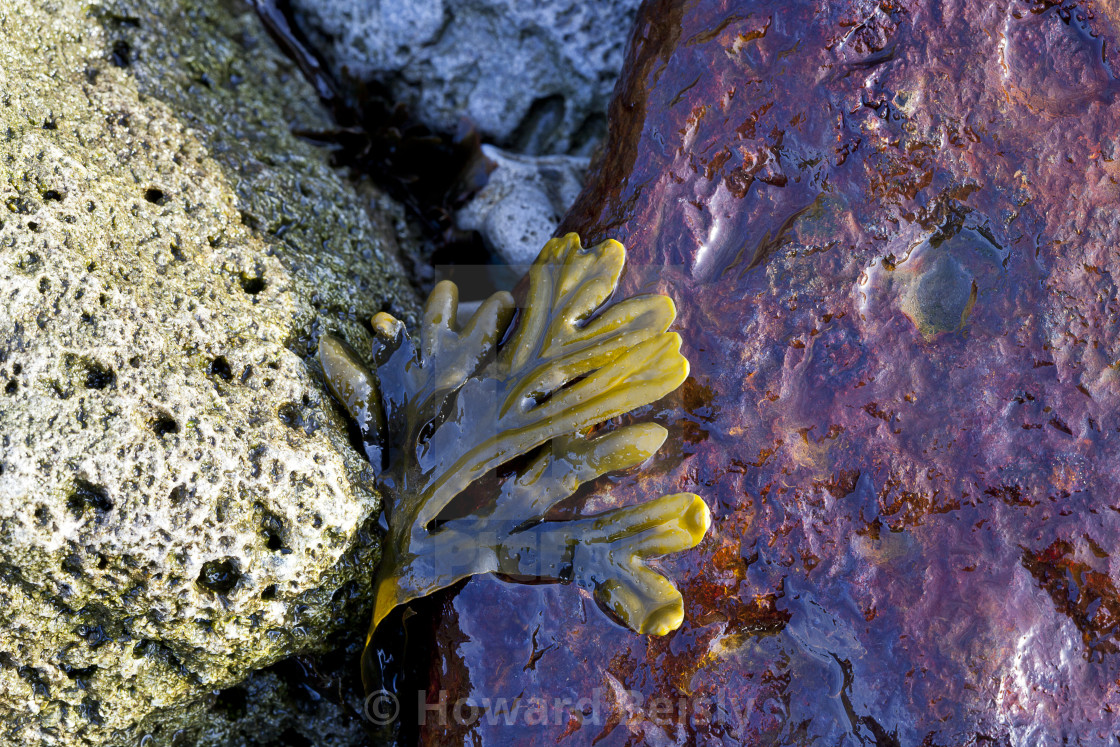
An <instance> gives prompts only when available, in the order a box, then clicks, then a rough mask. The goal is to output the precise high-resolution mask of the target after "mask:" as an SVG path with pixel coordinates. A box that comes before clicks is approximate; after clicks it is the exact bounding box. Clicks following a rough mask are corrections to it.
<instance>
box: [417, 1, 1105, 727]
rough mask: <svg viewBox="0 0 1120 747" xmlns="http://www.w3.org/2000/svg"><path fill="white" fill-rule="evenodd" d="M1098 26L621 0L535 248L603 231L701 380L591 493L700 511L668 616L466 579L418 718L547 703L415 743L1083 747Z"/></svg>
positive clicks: (1099, 685)
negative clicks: (606, 131) (668, 304)
mask: <svg viewBox="0 0 1120 747" xmlns="http://www.w3.org/2000/svg"><path fill="white" fill-rule="evenodd" d="M1116 10H1117V6H1116V5H1115V4H1109V3H1101V4H1098V5H1095V6H1089V5H1080V6H1073V5H1072V4H1069V3H1067V4H1064V5H1056V4H1038V5H1028V4H1023V3H988V2H942V3H925V4H918V3H866V2H836V3H830V4H828V3H823V2H816V3H814V2H797V3H787V2H777V1H775V2H717V1H715V0H696V1H695V2H674V1H670V0H666V1H664V2H657V3H652V4H649V5H647V7H646V8H645V10H644V11H643V14H642V17H641V19H640V20H639V27H638V31H637V36H636V38H635V40H634V45H633V47H632V49H631V52H630V60H629V63H628V68H627V72H626V74H625V75H624V79H623V81H622V83H621V84H620V86H621V87H620V92H621V93H620V95H619V96H618V97H617V98H616V101H615V104H614V109H613V113H612V116H613V119H614V121H613V126H612V134H611V138H612V139H611V141H610V142H609V143H608V145H607V147H606V149H605V154H606V155H605V157H604V158H603V159H602V160H601V161H600V163H599V164H598V167H597V169H595V170H594V171H593V176H592V184H591V186H590V187H589V189H588V190H587V191H586V192H585V193H584V195H583V197H582V198H581V201H580V202H579V203H578V204H577V206H576V208H575V209H574V210H573V212H572V213H571V214H570V216H569V218H568V219H567V221H566V223H565V225H564V226H563V227H562V229H561V230H562V231H567V230H576V231H579V232H580V233H581V235H583V236H584V237H585V240H587V241H591V242H594V241H599V240H601V239H604V238H615V239H618V240H619V241H621V242H623V243H624V244H625V245H626V246H627V249H628V253H629V260H628V267H629V268H630V270H628V272H629V275H628V276H627V279H626V281H625V283H624V285H625V284H628V286H627V287H626V292H634V291H636V290H644V291H656V292H659V293H664V294H667V295H669V296H671V297H673V298H674V299H675V301H676V303H677V307H678V310H679V315H678V320H677V323H676V325H675V327H674V328H675V329H677V330H679V331H680V332H681V335H682V337H683V339H684V348H683V352H684V354H685V355H686V356H687V358H688V359H689V360H690V361H691V363H692V374H691V377H690V379H689V380H688V381H687V382H686V383H685V385H684V386H683V387H682V388H681V389H680V390H678V392H677V393H675V394H674V395H671V396H670V397H669V398H667V399H666V400H663V401H661V402H660V403H658V404H656V405H654V406H652V407H651V408H649V410H648V413H647V414H652V415H653V417H654V418H655V419H656V420H657V421H658V422H660V423H662V424H663V425H665V426H666V427H667V428H669V431H670V437H669V441H668V442H667V443H666V445H665V447H663V449H662V450H661V452H659V453H658V455H657V456H655V457H654V459H653V460H652V462H651V463H650V465H649V466H648V467H647V469H645V470H643V471H641V472H639V473H636V474H631V475H626V476H622V477H618V478H615V479H613V480H611V479H605V480H601V481H600V482H599V483H598V484H597V485H596V486H594V487H595V490H592V491H585V493H584V494H585V495H587V496H590V497H589V500H588V503H587V504H586V507H585V509H584V510H600V509H602V508H604V507H608V506H614V505H622V504H625V503H631V502H635V501H638V500H641V499H644V498H646V497H648V496H652V495H661V494H664V493H671V492H677V491H690V492H695V493H697V494H699V495H701V496H703V497H704V498H705V499H706V500H707V502H708V505H709V506H710V507H711V510H712V519H713V525H712V529H711V531H710V533H709V535H708V537H707V538H706V539H705V540H704V541H703V542H702V543H701V544H700V546H699V547H698V548H696V549H695V550H692V551H690V552H687V553H684V554H682V555H680V556H676V557H673V558H672V559H671V560H670V561H667V562H665V563H663V564H662V566H663V569H664V570H665V572H666V573H668V574H669V575H670V576H671V577H672V578H674V579H676V581H677V583H678V585H679V587H680V588H681V590H682V592H683V594H684V598H685V621H684V625H683V626H682V628H681V629H680V630H678V631H677V632H676V633H674V634H671V635H669V636H666V637H664V638H653V637H643V636H636V635H634V634H632V633H630V632H629V631H627V630H625V629H623V628H622V627H620V626H618V625H616V624H615V623H613V622H611V621H610V620H609V619H608V618H607V616H606V615H604V614H603V613H602V612H601V611H599V610H598V609H596V608H595V606H594V603H593V602H592V601H590V599H589V598H588V597H587V596H586V595H583V594H577V593H575V591H574V590H573V589H572V588H570V587H569V588H565V587H552V586H523V585H513V584H505V583H502V582H501V581H499V580H497V579H494V578H491V577H478V578H474V579H472V580H471V581H469V582H468V583H467V584H465V585H464V586H463V587H462V588H461V589H460V590H459V592H458V593H457V594H456V595H454V596H453V597H449V598H448V600H447V601H446V602H445V604H444V610H443V616H442V620H441V621H440V625H439V628H438V641H437V643H438V649H437V656H436V661H435V663H434V664H433V667H432V672H431V676H432V684H431V686H430V692H429V696H428V697H429V701H430V702H436V701H437V700H438V695H439V691H440V690H443V691H445V698H446V699H447V701H448V702H450V703H454V702H455V701H457V700H458V699H460V698H464V699H466V703H468V704H470V705H474V706H482V705H483V704H484V702H485V701H484V699H485V698H490V699H491V702H493V699H494V698H499V697H505V698H507V699H508V700H509V701H511V702H514V701H515V699H518V698H519V699H520V700H519V701H516V702H521V703H523V704H524V705H525V706H526V707H528V706H530V705H532V699H534V698H543V699H545V700H546V701H547V702H548V703H549V710H548V712H547V713H546V714H545V718H543V719H541V718H534V719H532V720H528V719H529V716H528V715H527V713H526V712H525V711H522V712H520V713H519V715H518V716H517V717H516V718H515V722H516V724H517V728H510V727H507V726H505V725H504V723H502V722H501V720H500V719H497V718H494V717H490V718H488V717H487V716H486V715H485V714H484V713H480V712H474V713H475V715H477V716H478V717H479V720H478V721H477V722H476V723H473V724H467V725H464V724H455V723H454V721H455V720H456V719H454V718H451V719H449V721H448V723H447V724H446V725H443V726H441V725H440V724H439V723H438V721H439V719H438V718H431V719H430V720H429V721H430V722H429V723H428V724H427V725H426V726H425V727H424V728H423V729H422V731H421V738H422V740H424V741H426V742H428V743H441V744H442V743H464V742H469V743H474V744H503V745H504V744H538V743H543V741H544V740H547V741H549V742H556V741H559V742H560V743H564V744H591V743H592V742H593V741H594V742H595V743H596V744H599V745H624V744H693V743H697V744H790V745H808V744H817V745H837V744H852V745H854V744H880V745H887V744H900V745H922V744H925V745H950V744H1016V745H1037V744H1057V743H1061V740H1062V739H1068V740H1071V742H1072V743H1080V744H1106V743H1108V740H1109V739H1110V738H1111V736H1110V735H1111V734H1112V733H1113V732H1114V731H1115V730H1116V729H1117V728H1120V723H1118V719H1117V716H1116V715H1115V712H1116V710H1117V709H1118V708H1120V692H1118V689H1120V684H1118V683H1120V661H1118V658H1117V651H1118V631H1117V627H1116V626H1117V622H1118V620H1120V617H1118V615H1120V595H1118V594H1117V590H1116V581H1115V578H1116V577H1117V574H1120V568H1116V562H1115V561H1114V560H1113V556H1114V555H1115V554H1116V552H1115V549H1116V546H1117V540H1118V538H1120V515H1118V513H1117V512H1118V511H1120V503H1118V501H1120V447H1118V444H1120V417H1118V405H1120V370H1118V368H1120V366H1118V365H1117V362H1118V359H1120V339H1118V336H1117V332H1118V327H1120V299H1118V298H1117V287H1116V279H1115V276H1116V274H1117V273H1118V272H1120V250H1118V248H1117V247H1118V242H1117V239H1118V237H1120V227H1118V226H1120V208H1118V206H1120V188H1118V185H1117V177H1118V176H1120V162H1118V161H1117V160H1116V158H1117V133H1120V103H1118V102H1117V96H1116V92H1117V85H1116V81H1115V78H1114V76H1113V72H1112V71H1113V69H1114V67H1115V65H1116V64H1117V60H1116V58H1115V56H1116V54H1117V52H1116V48H1117V45H1116V43H1115V42H1116V39H1117V35H1116V28H1117V26H1116V25H1115V24H1116V23H1117V21H1120V16H1118V15H1116ZM640 265H647V266H649V267H650V268H653V269H651V270H648V271H645V272H643V271H642V270H641V268H640V267H639V266H640ZM641 415H642V413H639V416H641ZM575 505H577V506H578V504H575ZM572 510H574V509H572ZM581 698H586V699H590V700H589V701H586V702H584V703H580V699H581ZM557 699H559V700H560V702H559V705H557ZM565 699H566V700H567V701H568V704H565V703H564V702H563V701H564V700H565ZM554 706H555V707H554ZM431 715H435V714H434V713H433V714H431ZM452 715H454V714H452ZM537 715H540V714H537ZM459 720H460V721H463V720H464V719H459ZM466 720H468V721H469V720H471V719H466Z"/></svg>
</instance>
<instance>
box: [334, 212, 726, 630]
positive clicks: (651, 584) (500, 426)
mask: <svg viewBox="0 0 1120 747" xmlns="http://www.w3.org/2000/svg"><path fill="white" fill-rule="evenodd" d="M624 258H625V251H624V249H623V247H622V245H621V244H619V243H618V242H616V241H606V242H603V243H601V244H599V245H597V246H594V247H590V248H587V249H584V248H582V247H581V246H580V242H579V237H578V236H577V235H576V234H568V235H567V236H565V237H563V238H560V239H552V240H551V241H549V242H548V243H547V244H546V245H545V247H544V249H543V250H542V251H541V254H540V256H539V257H538V258H537V261H536V262H535V263H534V265H533V267H532V269H531V270H530V274H529V291H528V297H527V301H526V304H525V308H523V309H522V310H521V313H520V317H519V319H518V321H517V322H516V326H515V327H514V328H513V330H512V332H510V331H508V330H507V328H508V327H509V326H510V320H511V319H512V318H513V316H514V300H513V297H512V296H511V295H510V294H508V293H504V292H503V293H497V294H495V295H493V296H491V297H490V298H489V299H488V300H487V301H486V302H485V303H483V304H482V305H481V306H480V307H479V309H478V310H477V311H476V312H475V314H474V315H473V316H472V317H471V318H470V319H469V320H468V321H467V322H466V323H465V324H464V325H462V326H461V327H460V325H459V324H458V322H457V307H458V297H457V290H456V287H455V285H454V284H452V283H449V282H443V283H440V284H439V285H437V286H436V288H435V290H434V291H433V292H432V295H431V297H430V298H429V299H428V303H427V306H426V308H425V310H424V315H423V321H422V325H421V330H420V339H419V344H418V345H417V344H414V342H413V341H412V340H411V339H409V338H408V337H407V336H406V335H405V334H404V326H403V324H401V323H400V322H398V321H397V320H395V319H393V318H392V317H390V316H389V315H387V314H383V313H382V314H378V315H377V316H376V317H374V320H373V326H374V331H375V332H376V333H377V335H378V338H379V343H378V349H376V350H375V351H374V361H375V366H376V377H374V376H373V375H371V374H370V373H369V372H368V371H366V370H365V369H364V368H363V367H362V365H361V363H360V361H359V360H358V359H357V358H356V357H355V356H354V355H353V354H352V353H350V352H349V351H348V350H346V349H345V348H344V347H343V346H342V344H341V343H340V342H338V341H337V340H336V339H334V338H331V337H329V336H325V337H324V338H323V340H322V341H321V343H320V346H319V357H320V360H321V361H322V363H323V370H324V371H325V372H326V377H327V381H328V383H329V385H330V387H331V389H332V391H334V393H335V395H336V397H337V398H338V399H339V400H340V401H341V402H342V403H343V404H344V405H345V406H346V408H347V410H349V412H350V414H351V415H352V416H353V417H354V419H355V420H356V421H357V422H358V424H359V426H360V427H361V429H362V433H363V436H364V438H365V440H366V442H367V444H370V447H369V448H368V451H369V456H370V458H371V460H372V461H374V462H375V464H376V463H377V462H379V461H380V460H381V459H382V456H381V448H385V450H386V461H387V468H386V469H385V471H384V472H383V473H382V476H381V483H382V485H383V486H384V488H385V492H386V494H387V495H389V496H391V497H392V498H391V500H392V505H391V508H390V521H389V524H390V528H389V535H388V537H387V539H386V541H385V545H384V548H385V552H384V555H383V559H382V563H381V568H380V571H379V574H378V578H377V601H376V607H375V610H374V615H373V623H372V625H371V627H370V635H371V636H372V634H373V631H374V629H376V627H377V625H378V623H380V622H381V620H382V619H384V618H385V616H386V615H387V614H388V613H389V612H390V611H391V610H392V609H393V608H394V607H396V606H398V605H401V604H404V603H406V602H408V601H410V600H413V599H417V598H419V597H422V596H425V595H427V594H430V593H432V592H434V591H436V590H438V589H442V588H445V587H447V586H450V585H451V584H454V583H455V582H456V581H459V580H461V579H463V578H466V577H468V576H471V575H475V574H479V573H487V572H491V573H501V574H504V575H507V576H512V577H515V578H525V579H532V580H555V581H561V582H564V583H569V582H575V583H576V584H578V585H580V586H581V587H584V588H587V589H590V590H592V591H593V593H594V596H595V598H596V600H597V601H598V602H599V603H600V604H601V605H603V606H604V607H606V608H607V609H608V610H609V611H610V612H611V613H613V614H614V615H615V616H616V617H617V618H619V619H620V620H621V621H622V622H624V623H625V624H626V625H628V626H629V627H630V628H632V629H633V630H635V631H637V632H639V633H651V634H654V635H663V634H665V633H668V632H670V631H672V630H675V629H676V628H677V627H679V626H680V624H681V622H682V620H683V618H684V605H683V600H682V598H681V594H680V592H679V591H677V589H676V588H675V587H674V586H673V584H672V583H671V582H670V581H669V580H668V579H666V578H665V577H664V576H662V575H660V574H658V573H657V572H655V571H654V570H652V569H651V568H649V567H648V566H647V565H646V564H645V560H646V559H648V558H650V557H652V556H658V555H667V554H670V553H675V552H679V551H681V550H685V549H688V548H690V547H693V546H695V545H696V544H697V543H698V542H699V541H700V540H701V538H702V537H703V536H704V534H705V532H706V531H707V529H708V525H709V522H710V519H709V513H708V508H707V506H706V504H705V503H704V501H703V500H702V499H701V498H700V497H699V496H697V495H694V494H692V493H679V494H675V495H666V496H662V497H659V498H656V499H652V500H649V501H646V502H644V503H640V504H638V505H635V506H628V507H624V508H616V509H612V510H609V511H606V512H603V513H600V514H597V515H594V516H587V517H581V518H576V519H573V520H566V521H561V520H549V519H548V514H549V512H550V510H551V509H552V508H553V507H554V506H556V505H557V504H558V503H559V502H560V501H562V500H563V499H565V498H567V497H569V496H570V495H572V494H573V493H574V492H575V491H576V489H577V488H578V487H579V486H580V485H581V484H583V483H586V482H589V481H591V480H594V479H596V478H598V477H600V476H601V475H603V474H606V473H607V472H612V471H615V470H621V469H626V468H629V467H633V466H635V465H638V464H641V463H642V462H644V461H645V460H646V459H647V458H649V457H650V456H652V455H653V454H654V453H655V452H656V451H657V450H658V449H659V448H660V447H661V444H662V443H663V442H664V441H665V437H666V430H665V429H664V428H662V427H661V426H660V425H657V424H654V423H637V424H630V425H622V426H618V427H615V428H611V429H598V428H597V426H600V425H601V424H603V423H605V422H606V421H608V420H609V419H611V418H614V417H616V416H619V415H622V414H624V413H626V412H629V411H630V410H632V409H634V408H636V407H639V406H642V405H645V404H649V403H651V402H653V401H655V400H657V399H660V398H661V397H663V396H664V395H666V394H668V393H669V392H671V391H673V390H674V389H676V388H677V387H678V386H680V384H681V383H682V382H684V380H685V378H686V377H687V376H688V361H687V360H686V359H685V358H684V357H683V356H682V355H681V354H680V344H681V340H680V337H679V336H678V335H677V334H676V333H673V332H669V331H668V328H669V325H670V324H671V323H672V322H673V319H674V318H675V316H676V309H675V307H674V305H673V302H672V300H671V299H669V298H668V297H667V296H661V295H641V296H634V297H631V298H626V299H624V300H621V301H618V302H616V303H612V304H607V301H608V299H609V298H610V296H611V294H612V293H613V292H614V290H615V288H616V286H617V283H618V279H619V276H620V275H621V272H622V267H623V262H624ZM503 340H504V341H503ZM375 379H376V380H375ZM593 431H594V432H593Z"/></svg>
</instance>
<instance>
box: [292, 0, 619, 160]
mask: <svg viewBox="0 0 1120 747" xmlns="http://www.w3.org/2000/svg"><path fill="white" fill-rule="evenodd" d="M638 4H639V0H590V1H589V2H581V1H580V0H556V2H549V3H525V2H517V1H516V0H435V1H434V2H433V1H432V0H293V2H292V6H293V8H294V9H295V10H296V17H297V20H298V22H299V23H300V25H301V26H302V27H303V28H304V29H305V30H306V31H307V33H308V35H309V36H310V37H311V39H312V40H313V42H314V43H315V44H316V46H317V47H318V48H319V49H321V50H323V52H324V54H325V56H326V58H327V62H328V65H329V66H330V67H331V68H332V69H333V70H334V72H335V73H336V75H338V76H339V77H342V78H349V79H351V80H358V81H377V82H379V83H382V84H384V85H386V86H387V87H388V88H389V90H390V91H391V93H392V95H393V97H394V98H395V99H396V100H398V101H402V102H405V103H407V104H409V105H410V106H411V107H412V108H413V110H414V112H415V113H416V115H417V116H418V117H419V118H420V119H421V120H422V121H423V122H425V123H426V124H428V125H430V126H432V127H433V128H435V129H437V130H442V131H447V132H450V131H453V130H454V129H455V127H456V125H457V124H458V122H459V120H460V118H461V117H464V116H465V117H468V118H469V119H470V120H472V121H473V122H474V123H475V124H476V125H477V126H478V128H479V130H480V131H481V132H482V134H483V135H484V136H486V137H488V138H490V139H492V140H494V141H495V142H497V143H498V144H499V145H502V146H504V147H508V148H511V149H513V150H517V151H520V152H524V153H564V152H573V153H587V152H588V151H589V149H590V148H591V147H593V146H594V144H595V143H596V142H597V141H598V140H599V139H600V137H601V136H602V135H603V134H604V133H605V132H606V127H605V122H606V117H605V112H606V107H607V103H608V100H609V98H610V95H611V92H612V91H613V90H614V84H615V81H616V80H617V78H618V74H619V70H620V69H621V67H622V53H623V50H624V47H625V45H626V40H627V37H628V36H629V34H630V26H631V23H632V22H633V18H634V13H635V11H636V9H637V7H638Z"/></svg>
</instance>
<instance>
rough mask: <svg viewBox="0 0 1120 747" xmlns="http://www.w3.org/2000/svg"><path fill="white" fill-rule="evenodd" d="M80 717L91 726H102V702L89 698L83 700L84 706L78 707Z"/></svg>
mask: <svg viewBox="0 0 1120 747" xmlns="http://www.w3.org/2000/svg"><path fill="white" fill-rule="evenodd" d="M78 715H79V716H81V717H82V718H84V719H85V720H86V721H88V722H90V723H91V724H95V725H97V726H100V725H101V724H102V719H101V701H100V700H95V699H94V698H90V697H88V696H87V697H85V698H82V704H81V705H80V706H78Z"/></svg>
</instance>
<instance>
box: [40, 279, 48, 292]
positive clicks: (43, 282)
mask: <svg viewBox="0 0 1120 747" xmlns="http://www.w3.org/2000/svg"><path fill="white" fill-rule="evenodd" d="M50 289H51V281H50V279H49V278H39V292H40V293H46V292H47V291H49V290H50Z"/></svg>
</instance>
